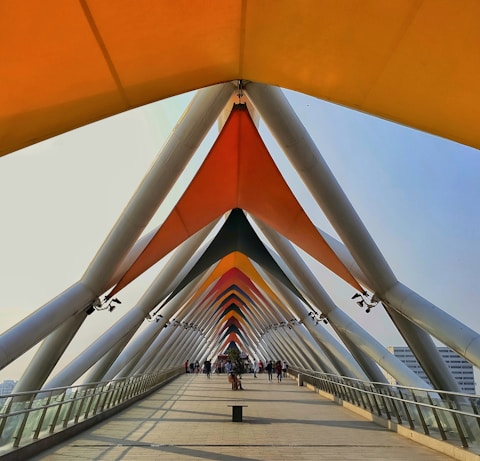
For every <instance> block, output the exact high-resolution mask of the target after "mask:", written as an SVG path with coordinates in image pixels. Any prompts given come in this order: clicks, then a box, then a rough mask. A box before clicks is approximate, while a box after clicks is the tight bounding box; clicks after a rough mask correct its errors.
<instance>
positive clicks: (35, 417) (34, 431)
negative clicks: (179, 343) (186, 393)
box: [0, 367, 184, 457]
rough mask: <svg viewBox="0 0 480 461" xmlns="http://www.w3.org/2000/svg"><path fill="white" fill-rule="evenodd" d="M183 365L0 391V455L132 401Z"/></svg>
mask: <svg viewBox="0 0 480 461" xmlns="http://www.w3.org/2000/svg"><path fill="white" fill-rule="evenodd" d="M183 372H184V370H183V367H176V368H172V369H168V370H162V371H159V372H156V373H151V374H145V375H136V376H129V377H125V378H120V379H114V380H111V381H104V382H96V383H86V384H79V385H75V386H66V387H56V388H52V389H41V390H35V391H25V392H15V393H12V394H8V395H0V405H1V406H0V457H2V456H3V455H5V454H6V453H10V452H12V451H14V450H16V449H18V448H20V447H25V446H27V445H29V444H32V443H34V442H36V441H38V440H41V439H44V438H47V437H49V436H51V435H52V434H56V433H58V432H60V431H63V430H65V429H66V428H68V427H72V426H74V425H75V424H78V423H80V422H83V421H86V420H88V419H91V418H94V417H98V415H101V414H103V413H106V412H107V411H112V410H113V409H114V408H116V407H119V406H121V405H126V404H128V402H129V401H131V400H132V399H135V398H138V397H139V396H141V395H143V394H147V393H148V392H150V391H152V390H153V389H155V388H157V387H159V386H161V385H162V384H164V383H166V382H167V381H169V380H171V379H172V378H174V377H176V376H178V375H180V374H181V373H183Z"/></svg>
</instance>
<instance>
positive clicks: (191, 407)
mask: <svg viewBox="0 0 480 461" xmlns="http://www.w3.org/2000/svg"><path fill="white" fill-rule="evenodd" d="M242 382H243V387H244V390H243V391H232V390H231V387H230V384H229V383H228V382H227V379H226V376H225V375H213V376H212V377H211V378H210V379H209V378H207V377H206V376H205V375H191V374H186V375H183V376H181V377H180V378H178V379H176V380H175V381H173V382H172V383H170V384H168V385H166V386H165V387H163V388H162V389H160V390H159V391H158V392H156V393H155V394H152V395H151V396H150V397H148V398H146V399H145V400H142V401H141V402H139V403H137V404H135V405H133V406H132V407H130V408H129V409H127V410H125V411H123V412H122V413H119V414H118V415H117V416H116V417H114V418H113V419H111V420H109V421H105V422H103V423H100V424H98V425H97V426H95V427H93V428H91V429H90V430H88V431H85V432H84V433H82V434H81V435H80V436H77V437H75V438H72V439H70V440H69V441H68V442H66V443H64V444H62V445H58V446H57V447H55V448H53V449H51V450H49V451H47V452H43V453H42V454H41V455H40V456H38V457H37V458H35V459H37V460H40V459H41V460H51V461H56V460H62V461H66V460H69V461H70V460H123V459H125V460H132V461H133V460H135V461H140V460H190V461H191V460H218V461H246V460H251V461H253V460H258V461H260V460H262V461H264V460H275V461H279V460H315V461H317V460H329V461H333V460H369V461H371V460H389V461H396V460H402V461H404V460H407V459H408V460H409V461H417V460H418V461H428V460H451V458H449V457H447V456H445V455H442V454H439V453H437V452H435V451H432V450H430V449H428V448H425V447H423V446H421V445H418V444H416V443H415V442H412V441H410V440H407V439H405V438H403V437H401V436H399V435H397V434H395V433H392V432H389V431H387V430H386V429H383V428H381V427H379V426H376V425H375V424H373V423H371V422H368V421H365V420H363V419H362V418H360V417H359V416H357V415H355V414H353V413H351V412H350V411H348V410H346V409H344V408H343V407H341V406H338V405H337V404H335V403H332V402H330V401H328V400H325V399H323V398H322V397H320V396H319V395H318V394H316V393H314V392H312V391H309V390H308V389H306V388H304V387H298V386H297V383H296V382H295V381H294V380H292V379H290V378H285V379H283V381H282V382H281V383H277V380H276V378H275V379H274V381H273V382H272V383H269V382H268V381H267V377H266V375H258V378H257V379H254V378H253V376H252V375H245V376H244V377H243V379H242ZM232 402H241V403H243V404H245V405H248V407H246V408H244V409H243V422H232V409H231V408H229V407H228V406H227V405H229V404H231V403H232Z"/></svg>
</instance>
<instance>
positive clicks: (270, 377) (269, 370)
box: [265, 360, 273, 382]
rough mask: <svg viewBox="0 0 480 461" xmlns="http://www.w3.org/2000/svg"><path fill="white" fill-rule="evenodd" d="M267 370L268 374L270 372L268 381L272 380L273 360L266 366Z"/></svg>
mask: <svg viewBox="0 0 480 461" xmlns="http://www.w3.org/2000/svg"><path fill="white" fill-rule="evenodd" d="M265 370H266V371H267V374H268V381H269V382H272V373H273V364H272V361H271V360H269V361H268V363H267V366H266V367H265Z"/></svg>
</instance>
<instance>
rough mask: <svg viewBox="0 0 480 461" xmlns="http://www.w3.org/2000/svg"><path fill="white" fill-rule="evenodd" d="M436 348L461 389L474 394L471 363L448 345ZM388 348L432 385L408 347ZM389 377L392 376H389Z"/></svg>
mask: <svg viewBox="0 0 480 461" xmlns="http://www.w3.org/2000/svg"><path fill="white" fill-rule="evenodd" d="M437 349H438V352H439V353H440V356H441V357H442V358H443V360H444V361H445V363H446V365H447V367H448V368H449V369H450V371H451V372H452V375H453V377H454V378H455V380H456V381H457V383H458V385H459V387H460V389H461V391H462V392H464V393H465V394H475V378H474V375H473V366H472V364H471V363H470V362H467V361H466V360H465V359H464V358H463V357H460V356H459V355H458V354H457V353H456V352H454V351H453V350H452V349H450V348H449V347H438V348H437ZM388 350H389V351H390V352H392V353H393V355H394V356H395V357H397V358H398V359H399V360H400V361H402V362H403V363H404V364H405V365H407V367H408V368H410V370H412V371H413V372H414V373H415V374H416V375H418V376H419V377H420V378H422V379H423V380H424V381H425V382H426V383H428V384H430V385H432V383H431V382H430V380H429V379H428V378H427V375H426V374H425V372H424V371H423V368H422V367H421V366H420V364H419V363H418V361H417V359H416V358H415V356H414V355H413V353H412V351H411V350H410V348H409V347H407V346H389V347H388ZM389 379H392V378H391V377H389Z"/></svg>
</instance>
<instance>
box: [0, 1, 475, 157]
mask: <svg viewBox="0 0 480 461" xmlns="http://www.w3.org/2000/svg"><path fill="white" fill-rule="evenodd" d="M186 8H188V14H185V9H186ZM479 17H480V2H478V1H477V0H460V1H459V0H444V1H441V2H440V1H437V0H424V1H422V2H418V1H416V0H401V1H400V0H394V1H388V2H385V1H381V0H363V1H362V2H358V1H355V0H343V1H338V2H332V1H330V0H302V1H301V2H291V1H290V0H275V1H273V0H266V1H262V2H259V1H257V0H230V1H228V2H225V1H224V0H212V1H210V2H205V1H201V0H190V1H189V2H188V5H185V2H183V1H178V2H171V1H168V0H157V1H155V2H152V1H147V0H138V1H118V2H115V7H114V8H112V5H111V3H110V2H105V1H103V0H81V1H69V2H66V1H63V0H25V1H23V2H15V1H13V0H10V1H8V0H7V1H5V2H2V27H1V28H0V35H1V42H2V47H0V59H1V62H2V66H0V155H5V154H8V153H11V152H14V151H16V150H18V149H20V148H22V147H25V146H28V145H31V144H34V143H36V142H38V141H40V140H43V139H47V138H49V137H52V136H55V135H58V134H61V133H63V132H66V131H68V130H72V129H74V128H77V127H80V126H83V125H85V124H88V123H91V122H95V121H97V120H100V119H103V118H105V117H108V116H111V115H115V114H118V113H120V112H123V111H126V110H129V109H131V108H134V107H138V106H141V105H144V104H147V103H151V102H154V101H157V100H161V99H164V98H167V97H170V96H173V95H177V94H181V93H184V92H186V91H190V90H194V89H197V88H202V87H205V86H208V85H212V84H215V83H219V82H225V81H230V80H238V79H243V80H251V81H257V82H262V83H268V84H273V85H278V86H281V87H284V88H288V89H292V90H296V91H300V92H303V93H306V94H309V95H312V96H315V97H317V98H321V99H324V100H327V101H331V102H334V103H337V104H341V105H344V106H346V107H350V108H353V109H357V110H360V111H362V112H365V113H369V114H372V115H376V116H379V117H382V118H385V119H388V120H392V121H395V122H398V123H401V124H404V125H407V126H410V127H413V128H417V129H420V130H423V131H426V132H429V133H432V134H436V135H439V136H441V137H444V138H448V139H451V140H454V141H457V142H460V143H463V144H466V145H469V146H473V147H475V148H477V149H478V148H479V147H480V130H478V120H480V87H479V85H478V83H477V80H478V75H480V52H479V47H478V44H479V43H480V27H478V18H479ZM267 18H268V19H267Z"/></svg>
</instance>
